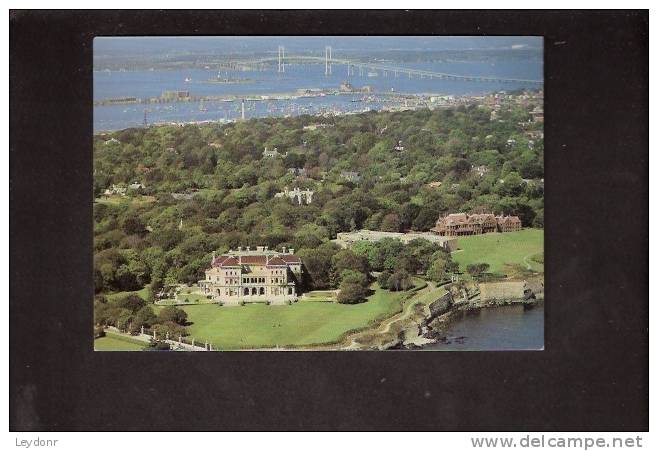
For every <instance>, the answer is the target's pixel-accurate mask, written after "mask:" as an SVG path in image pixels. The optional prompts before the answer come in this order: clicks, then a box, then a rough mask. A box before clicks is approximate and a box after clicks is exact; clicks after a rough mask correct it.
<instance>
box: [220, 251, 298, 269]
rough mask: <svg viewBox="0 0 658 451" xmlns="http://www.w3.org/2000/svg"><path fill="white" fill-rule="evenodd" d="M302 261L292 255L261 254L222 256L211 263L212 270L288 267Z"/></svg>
mask: <svg viewBox="0 0 658 451" xmlns="http://www.w3.org/2000/svg"><path fill="white" fill-rule="evenodd" d="M301 262H302V261H301V259H300V258H299V257H297V256H296V255H291V254H271V255H270V254H261V255H242V254H238V255H220V256H218V257H215V258H214V259H213V261H212V263H211V267H212V268H226V267H239V266H242V265H249V266H266V267H273V266H288V265H294V264H301Z"/></svg>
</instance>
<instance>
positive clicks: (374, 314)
mask: <svg viewBox="0 0 658 451" xmlns="http://www.w3.org/2000/svg"><path fill="white" fill-rule="evenodd" d="M403 296H404V293H391V292H389V291H386V290H382V289H380V288H378V287H377V288H376V290H375V293H374V294H373V295H372V296H370V297H369V298H368V301H367V302H364V303H362V304H356V305H343V304H337V303H325V302H298V303H295V304H292V305H264V304H247V305H245V306H242V307H239V306H238V307H226V306H224V307H219V306H217V305H194V306H189V307H182V308H183V310H185V311H186V312H187V314H188V321H190V322H192V323H193V324H192V325H191V326H189V327H188V329H189V331H190V335H191V336H193V337H194V338H195V339H196V341H197V342H204V341H206V340H208V342H210V343H212V344H213V348H216V349H239V348H259V347H267V348H269V347H275V346H281V347H283V346H290V345H293V346H294V345H297V346H299V345H311V344H320V343H328V342H334V341H336V340H338V339H339V338H340V337H341V335H343V334H344V333H345V332H347V331H349V330H353V329H359V328H363V327H366V326H367V325H368V324H369V323H372V322H373V321H375V320H379V319H383V318H385V317H388V316H390V315H393V314H394V313H396V312H398V311H400V308H401V305H400V300H401V298H402V297H403Z"/></svg>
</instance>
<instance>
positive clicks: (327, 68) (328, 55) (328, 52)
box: [324, 45, 331, 75]
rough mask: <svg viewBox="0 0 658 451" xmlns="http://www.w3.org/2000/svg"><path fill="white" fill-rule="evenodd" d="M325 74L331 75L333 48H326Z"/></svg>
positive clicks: (328, 46)
mask: <svg viewBox="0 0 658 451" xmlns="http://www.w3.org/2000/svg"><path fill="white" fill-rule="evenodd" d="M324 74H325V75H331V46H330V45H327V46H325V47H324Z"/></svg>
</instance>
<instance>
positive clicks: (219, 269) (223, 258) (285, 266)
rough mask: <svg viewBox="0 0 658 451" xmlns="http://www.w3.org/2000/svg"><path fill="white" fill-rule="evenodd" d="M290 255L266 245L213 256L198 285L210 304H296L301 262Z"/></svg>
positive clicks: (287, 250) (289, 251)
mask: <svg viewBox="0 0 658 451" xmlns="http://www.w3.org/2000/svg"><path fill="white" fill-rule="evenodd" d="M293 254H294V249H286V248H283V252H276V251H272V250H269V249H268V248H267V247H265V246H257V247H256V248H255V249H250V248H249V247H247V248H245V249H243V248H241V247H240V248H238V250H236V251H233V250H230V251H229V252H227V253H226V254H224V255H220V256H217V257H215V256H213V259H212V262H211V264H210V268H209V269H207V270H206V278H205V279H203V280H200V281H199V286H200V287H201V289H202V290H203V291H204V293H205V294H206V295H211V296H212V299H213V301H216V302H221V303H223V304H240V303H242V302H263V303H265V302H270V303H272V304H284V303H287V302H288V301H290V302H293V301H296V300H297V296H298V294H299V282H300V281H301V275H302V261H301V259H300V258H299V257H297V256H296V255H293Z"/></svg>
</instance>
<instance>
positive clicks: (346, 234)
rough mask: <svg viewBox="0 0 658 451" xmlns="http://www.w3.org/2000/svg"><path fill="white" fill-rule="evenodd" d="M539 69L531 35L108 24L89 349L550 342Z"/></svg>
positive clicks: (97, 75) (99, 102)
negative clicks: (296, 33) (200, 30)
mask: <svg viewBox="0 0 658 451" xmlns="http://www.w3.org/2000/svg"><path fill="white" fill-rule="evenodd" d="M543 74H544V57H543V38H542V37H535V36H504V37H503V36H487V37H485V36H478V37H475V36H459V37H458V36H395V37H393V36H367V37H365V36H342V37H336V36H305V37H286V36H258V37H256V36H253V37H250V36H231V37H227V36H224V37H220V36H218V37H209V36H206V37H184V36H183V37H96V38H95V39H94V42H93V127H94V130H93V190H94V203H93V224H94V240H93V247H94V248H93V265H94V267H93V274H94V287H95V294H94V299H93V313H94V315H93V334H94V341H93V343H94V349H95V350H96V351H240V350H244V351H275V350H281V351H284V350H288V351H338V350H354V351H358V350H367V351H374V350H433V351H510V350H542V349H543V348H544V302H546V301H545V299H544V230H543V229H544V112H543V110H544V108H543V106H544V89H543V78H544V75H543ZM548 302H550V300H549V301H548ZM90 326H91V324H90ZM89 330H90V331H91V330H92V327H90V329H89Z"/></svg>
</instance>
